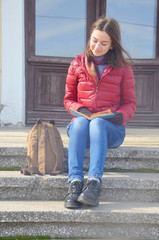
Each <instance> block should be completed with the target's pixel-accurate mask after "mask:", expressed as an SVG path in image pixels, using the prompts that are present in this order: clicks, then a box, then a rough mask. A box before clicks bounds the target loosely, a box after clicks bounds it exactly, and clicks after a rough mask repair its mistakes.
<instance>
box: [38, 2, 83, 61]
mask: <svg viewBox="0 0 159 240" xmlns="http://www.w3.org/2000/svg"><path fill="white" fill-rule="evenodd" d="M86 6H87V1H86V0H80V1H79V0H36V36H35V54H36V55H38V56H58V57H74V56H76V55H77V54H81V53H82V52H83V51H84V50H85V47H86Z"/></svg>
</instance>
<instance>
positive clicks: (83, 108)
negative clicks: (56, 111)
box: [77, 107, 92, 117]
mask: <svg viewBox="0 0 159 240" xmlns="http://www.w3.org/2000/svg"><path fill="white" fill-rule="evenodd" d="M77 111H78V112H81V113H83V114H85V115H87V116H88V117H90V116H91V114H92V113H91V112H90V111H89V110H88V108H86V107H81V108H79V109H78V110H77Z"/></svg>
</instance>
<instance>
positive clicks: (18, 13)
mask: <svg viewBox="0 0 159 240" xmlns="http://www.w3.org/2000/svg"><path fill="white" fill-rule="evenodd" d="M24 49H25V48H24V0H14V1H13V0H2V92H1V94H2V96H1V104H2V106H3V109H2V111H1V116H0V117H1V126H8V125H18V126H23V125H24V124H25V50H24Z"/></svg>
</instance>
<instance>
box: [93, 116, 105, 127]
mask: <svg viewBox="0 0 159 240" xmlns="http://www.w3.org/2000/svg"><path fill="white" fill-rule="evenodd" d="M104 126H105V120H104V119H102V118H93V119H92V120H91V122H90V128H99V127H101V128H102V127H104Z"/></svg>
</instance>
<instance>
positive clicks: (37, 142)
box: [36, 136, 39, 152]
mask: <svg viewBox="0 0 159 240" xmlns="http://www.w3.org/2000/svg"><path fill="white" fill-rule="evenodd" d="M38 144H39V138H38V136H36V152H38Z"/></svg>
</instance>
